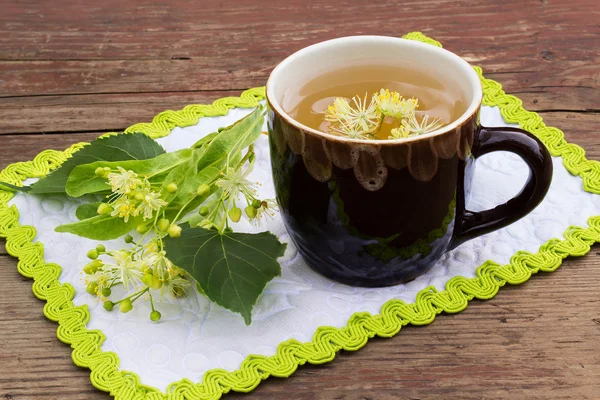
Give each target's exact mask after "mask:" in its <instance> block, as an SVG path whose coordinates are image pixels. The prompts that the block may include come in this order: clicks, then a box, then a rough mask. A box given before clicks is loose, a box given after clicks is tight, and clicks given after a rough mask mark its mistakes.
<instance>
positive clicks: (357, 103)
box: [325, 89, 444, 139]
mask: <svg viewBox="0 0 600 400" xmlns="http://www.w3.org/2000/svg"><path fill="white" fill-rule="evenodd" d="M418 107H419V100H418V99H415V98H408V99H405V98H403V97H402V96H401V95H400V94H399V93H398V92H390V91H389V90H388V89H381V90H380V91H379V93H374V94H373V96H372V97H371V100H370V101H367V94H366V93H365V96H364V98H362V99H361V98H360V96H354V97H353V98H352V99H351V101H348V100H347V99H345V98H343V97H338V98H336V99H335V100H334V102H333V104H331V105H330V106H329V107H328V108H327V112H326V113H325V120H326V121H327V122H329V129H331V130H332V131H334V132H336V133H338V134H341V135H345V136H348V137H349V138H352V139H378V138H380V137H377V134H378V133H381V132H380V130H381V128H382V126H383V124H384V122H385V121H389V122H392V123H394V122H395V123H396V124H397V125H399V126H397V127H395V128H392V129H391V130H390V131H389V135H388V137H387V138H388V139H401V138H406V137H409V136H418V135H423V134H425V133H429V132H433V131H434V130H436V129H439V128H441V127H442V126H444V124H443V123H442V121H441V120H440V119H439V118H433V119H431V120H430V117H429V116H428V115H424V116H423V117H422V118H421V120H420V121H419V120H418V119H417V115H416V113H415V110H416V109H417V108H418ZM380 136H381V135H380Z"/></svg>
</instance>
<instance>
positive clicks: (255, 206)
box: [252, 199, 260, 208]
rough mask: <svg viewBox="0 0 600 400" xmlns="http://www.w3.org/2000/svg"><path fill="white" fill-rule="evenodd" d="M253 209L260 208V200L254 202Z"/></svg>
mask: <svg viewBox="0 0 600 400" xmlns="http://www.w3.org/2000/svg"><path fill="white" fill-rule="evenodd" d="M252 207H254V208H260V200H258V199H254V200H252Z"/></svg>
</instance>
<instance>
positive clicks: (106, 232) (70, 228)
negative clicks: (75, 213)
mask: <svg viewBox="0 0 600 400" xmlns="http://www.w3.org/2000/svg"><path fill="white" fill-rule="evenodd" d="M141 221H142V218H141V217H135V218H130V219H129V221H127V222H125V221H123V219H122V218H119V217H111V216H110V215H97V216H95V217H93V218H88V219H85V220H83V221H79V222H75V223H73V224H67V225H59V226H57V227H56V229H54V230H55V231H56V232H68V233H73V234H75V235H77V236H81V237H84V238H88V239H93V240H112V239H116V238H118V237H120V236H123V235H126V234H127V233H129V232H131V231H132V230H133V229H134V228H135V227H136V226H137V225H138V224H139V223H140V222H141Z"/></svg>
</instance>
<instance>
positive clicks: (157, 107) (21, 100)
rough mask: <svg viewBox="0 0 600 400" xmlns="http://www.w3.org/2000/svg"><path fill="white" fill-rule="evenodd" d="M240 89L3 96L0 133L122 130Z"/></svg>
mask: <svg viewBox="0 0 600 400" xmlns="http://www.w3.org/2000/svg"><path fill="white" fill-rule="evenodd" d="M240 93H241V91H207V92H190V93H187V92H184V93H182V92H176V93H173V92H164V93H144V94H136V93H125V94H85V95H66V96H65V95H58V96H30V97H18V98H10V99H7V98H0V119H1V120H2V121H3V124H2V125H1V126H0V134H6V133H10V134H14V133H52V132H64V133H68V132H74V133H77V132H95V131H102V132H108V131H122V130H124V129H125V128H127V127H128V126H130V125H132V124H134V123H137V122H150V121H151V120H152V118H153V117H154V116H155V115H157V114H158V113H160V112H162V111H165V110H180V109H182V108H183V107H185V106H186V105H188V104H210V103H212V102H213V101H214V100H216V99H219V98H222V97H227V96H239V95H240Z"/></svg>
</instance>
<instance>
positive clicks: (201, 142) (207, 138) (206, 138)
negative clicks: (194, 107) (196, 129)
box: [191, 132, 219, 149]
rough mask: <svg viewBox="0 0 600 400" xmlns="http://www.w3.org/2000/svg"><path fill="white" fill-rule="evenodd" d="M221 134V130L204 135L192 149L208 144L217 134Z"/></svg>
mask: <svg viewBox="0 0 600 400" xmlns="http://www.w3.org/2000/svg"><path fill="white" fill-rule="evenodd" d="M218 134H219V132H213V133H209V134H208V135H206V136H204V137H203V138H202V139H200V140H198V141H197V142H196V143H194V144H193V145H192V146H191V148H192V149H199V148H201V147H203V146H206V145H207V144H209V143H210V142H211V141H212V140H213V139H214V138H215V136H217V135H218Z"/></svg>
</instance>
